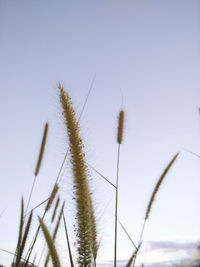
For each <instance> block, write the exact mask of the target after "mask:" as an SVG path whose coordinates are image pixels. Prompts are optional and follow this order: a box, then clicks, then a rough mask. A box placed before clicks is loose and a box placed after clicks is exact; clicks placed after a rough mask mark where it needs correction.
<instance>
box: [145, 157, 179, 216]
mask: <svg viewBox="0 0 200 267" xmlns="http://www.w3.org/2000/svg"><path fill="white" fill-rule="evenodd" d="M178 155H179V153H177V154H176V155H175V156H174V157H173V159H172V160H171V161H170V163H169V164H168V165H167V167H166V169H165V170H164V172H163V174H162V175H161V177H160V178H159V180H158V182H157V184H156V185H155V187H154V190H153V193H152V195H151V198H150V200H149V203H148V206H147V210H146V214H145V220H147V219H148V217H149V214H150V212H151V208H152V204H153V202H154V200H155V197H156V194H157V193H158V190H159V188H160V186H161V184H162V182H163V180H164V178H165V176H166V174H167V173H168V171H169V169H170V168H171V166H172V165H173V163H174V162H175V160H176V158H177V157H178Z"/></svg>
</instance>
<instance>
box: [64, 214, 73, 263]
mask: <svg viewBox="0 0 200 267" xmlns="http://www.w3.org/2000/svg"><path fill="white" fill-rule="evenodd" d="M63 221H64V226H65V235H66V239H67V247H68V251H69V259H70V264H71V267H74V262H73V257H72V252H71V247H70V242H69V236H68V231H67V224H66V220H65V215H64V212H63Z"/></svg>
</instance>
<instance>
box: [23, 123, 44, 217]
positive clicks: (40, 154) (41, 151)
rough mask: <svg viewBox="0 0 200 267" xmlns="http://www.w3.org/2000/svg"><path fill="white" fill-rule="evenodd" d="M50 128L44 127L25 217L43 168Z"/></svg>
mask: <svg viewBox="0 0 200 267" xmlns="http://www.w3.org/2000/svg"><path fill="white" fill-rule="evenodd" d="M48 127H49V125H48V123H46V124H45V127H44V132H43V137H42V143H41V146H40V152H39V156H38V160H37V164H36V168H35V172H34V175H35V177H34V180H33V184H32V187H31V191H30V194H29V198H28V202H27V206H26V210H25V216H26V213H27V211H28V207H29V204H30V201H31V197H32V194H33V189H34V187H35V182H36V179H37V176H38V173H39V170H40V166H41V163H42V158H43V155H44V149H45V145H46V139H47V133H48Z"/></svg>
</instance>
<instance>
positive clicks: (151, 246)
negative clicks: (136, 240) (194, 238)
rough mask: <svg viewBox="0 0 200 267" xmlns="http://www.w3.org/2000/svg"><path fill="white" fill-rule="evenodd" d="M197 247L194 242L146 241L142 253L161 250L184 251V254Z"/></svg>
mask: <svg viewBox="0 0 200 267" xmlns="http://www.w3.org/2000/svg"><path fill="white" fill-rule="evenodd" d="M196 247H197V243H196V242H174V241H148V242H147V243H146V246H145V249H144V252H149V251H153V250H163V251H162V252H163V253H165V252H167V253H169V252H177V251H179V250H184V251H186V252H188V251H190V250H192V249H195V248H196Z"/></svg>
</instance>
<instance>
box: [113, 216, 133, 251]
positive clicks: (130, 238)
mask: <svg viewBox="0 0 200 267" xmlns="http://www.w3.org/2000/svg"><path fill="white" fill-rule="evenodd" d="M117 220H118V223H119V224H120V226H121V227H122V229H123V230H124V232H125V233H126V235H127V236H128V238H129V240H130V241H131V243H132V244H133V246H134V248H135V249H137V247H136V245H135V243H134V241H133V239H132V238H131V237H130V235H129V233H128V232H127V230H126V228H125V227H124V226H123V224H122V223H121V222H120V220H119V219H117Z"/></svg>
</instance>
